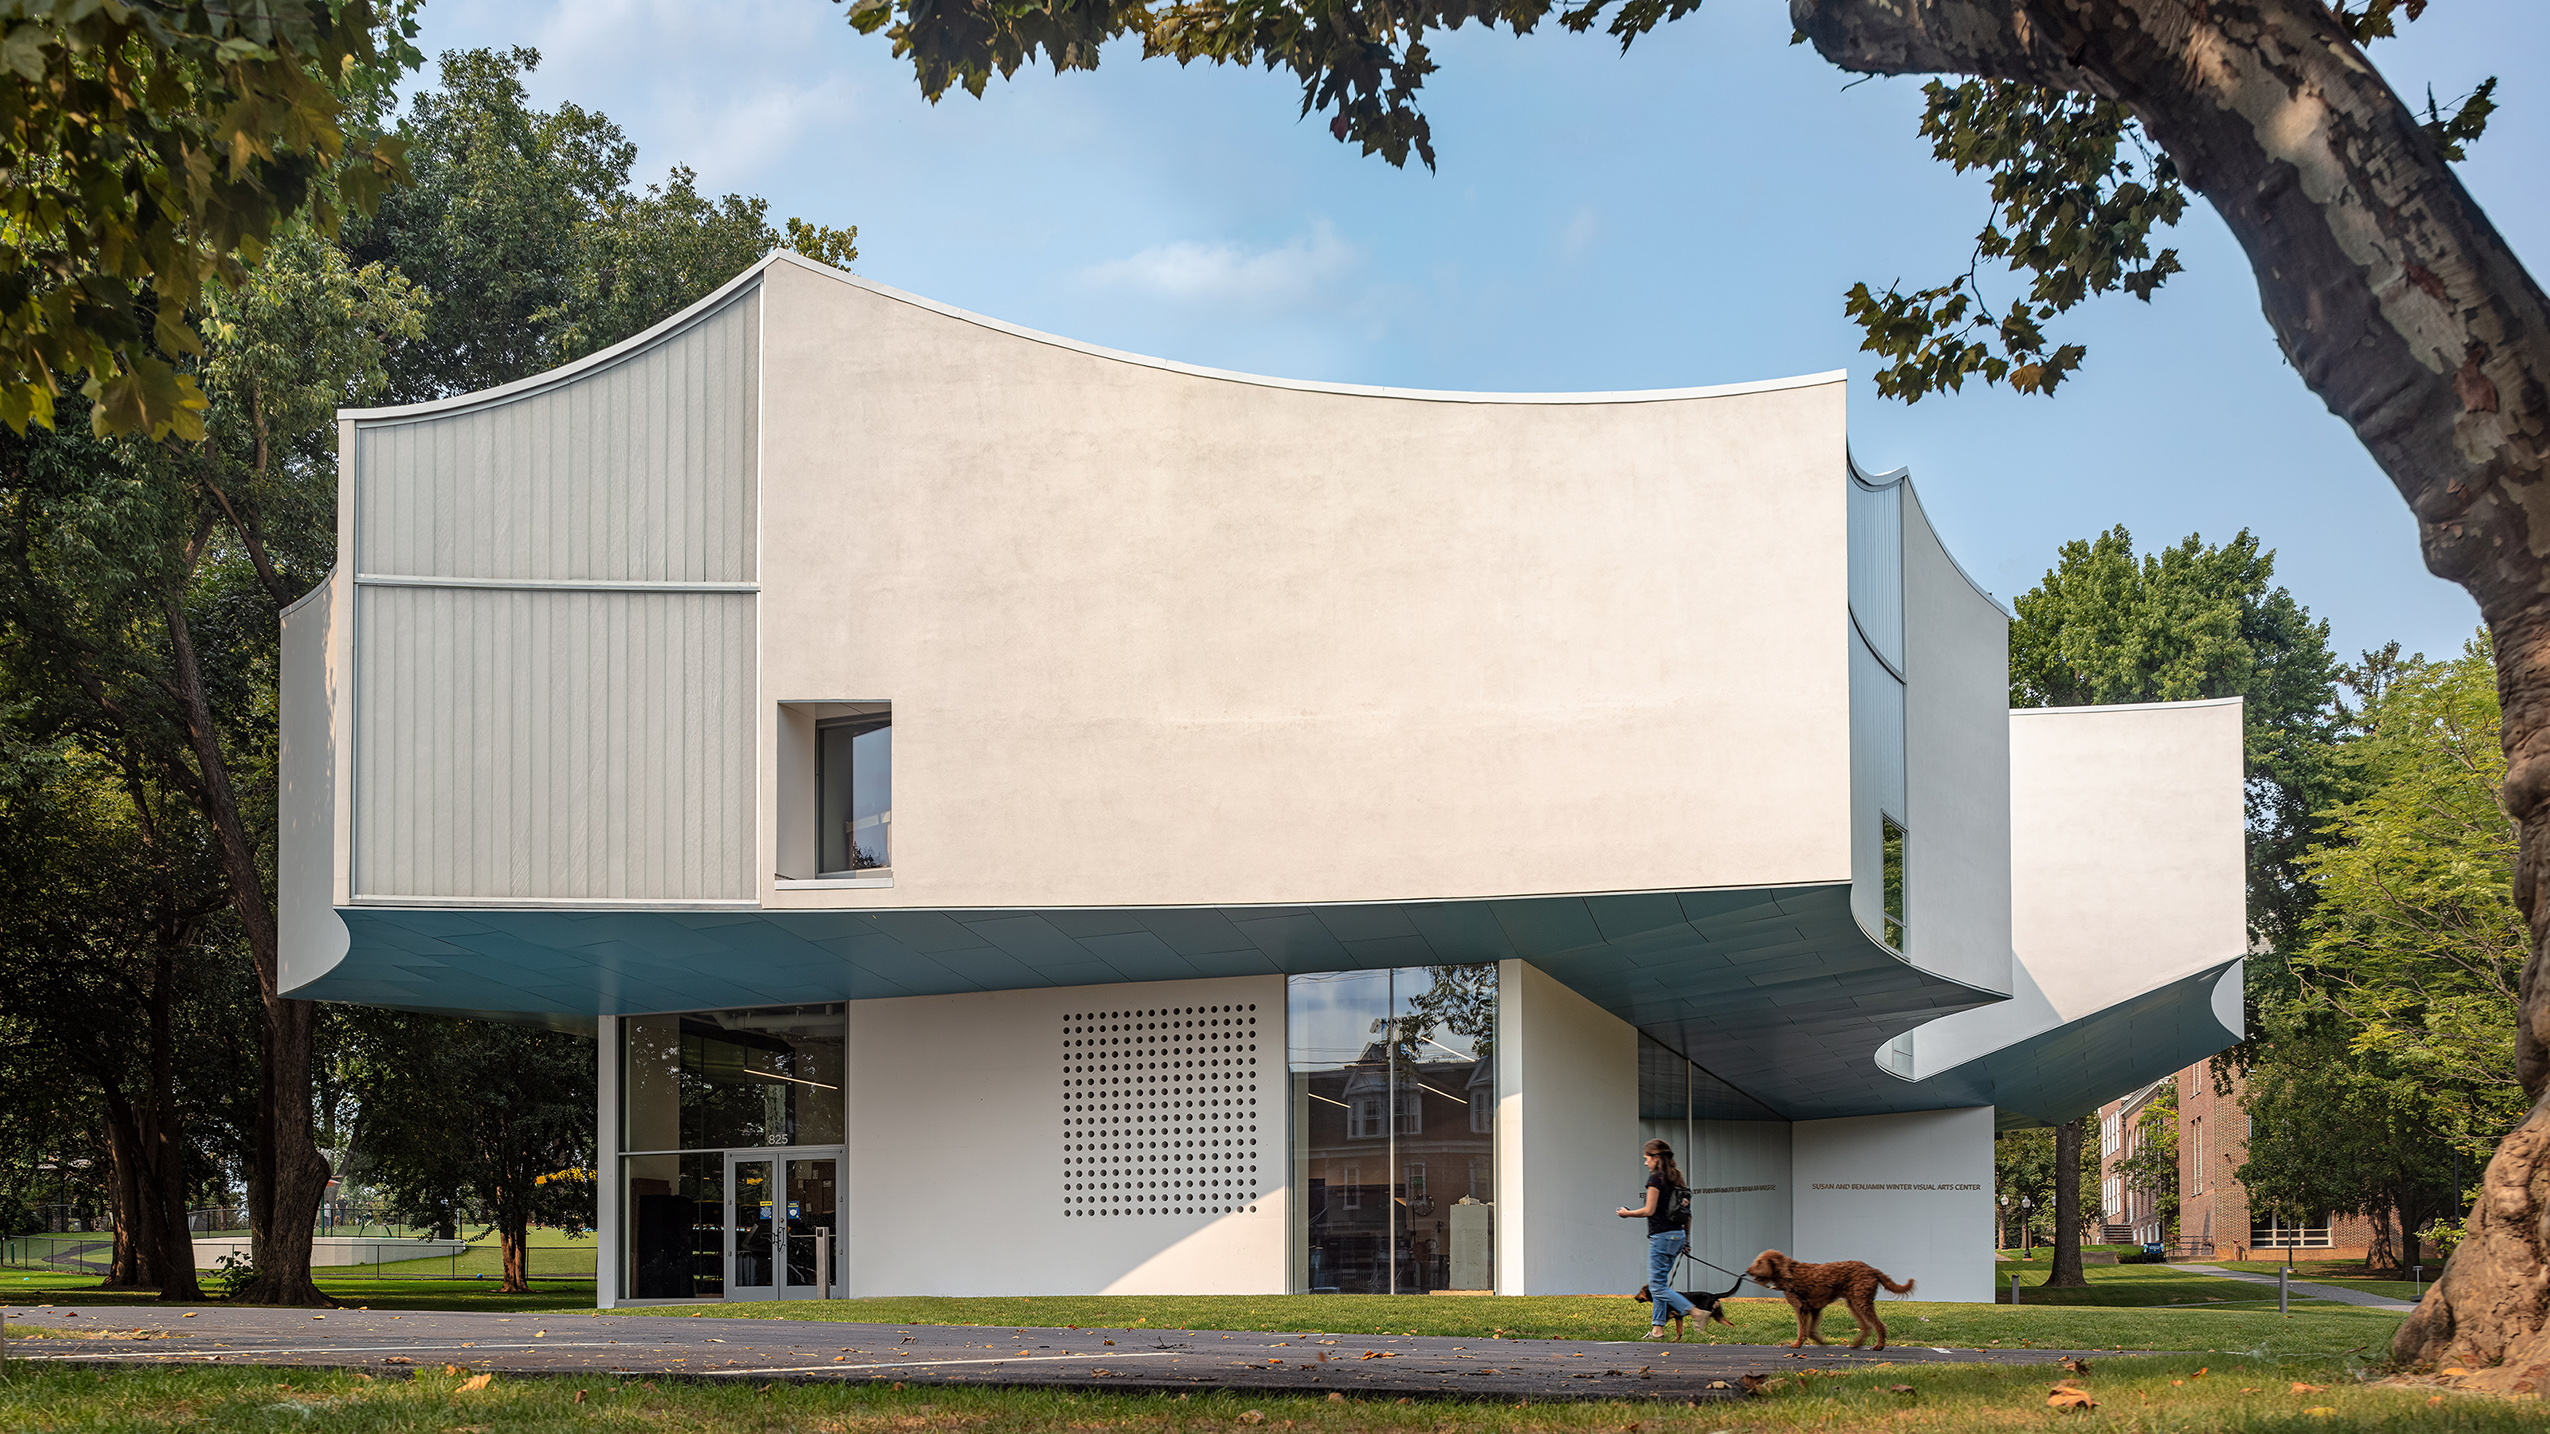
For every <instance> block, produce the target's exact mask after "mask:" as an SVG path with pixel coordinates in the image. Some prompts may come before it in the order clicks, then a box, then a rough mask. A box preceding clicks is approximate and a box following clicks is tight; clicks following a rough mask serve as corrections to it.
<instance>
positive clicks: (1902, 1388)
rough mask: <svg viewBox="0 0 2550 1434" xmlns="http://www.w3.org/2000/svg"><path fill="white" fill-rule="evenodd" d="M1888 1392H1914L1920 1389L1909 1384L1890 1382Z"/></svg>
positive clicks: (1887, 1387)
mask: <svg viewBox="0 0 2550 1434" xmlns="http://www.w3.org/2000/svg"><path fill="white" fill-rule="evenodd" d="M1886 1392H1887V1393H1889V1394H1913V1393H1917V1392H1918V1391H1916V1390H1915V1389H1914V1388H1913V1387H1912V1386H1911V1385H1909V1384H1889V1385H1887V1386H1886Z"/></svg>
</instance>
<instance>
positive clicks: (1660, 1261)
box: [1647, 1230, 1700, 1324]
mask: <svg viewBox="0 0 2550 1434" xmlns="http://www.w3.org/2000/svg"><path fill="white" fill-rule="evenodd" d="M1690 1243H1691V1232H1690V1231H1688V1230H1667V1231H1665V1232H1664V1233H1663V1234H1661V1235H1649V1236H1648V1237H1647V1294H1648V1297H1649V1298H1650V1299H1652V1300H1653V1301H1654V1303H1653V1304H1651V1305H1649V1306H1648V1309H1650V1310H1651V1311H1653V1312H1654V1314H1655V1319H1656V1323H1658V1324H1663V1323H1664V1322H1665V1321H1666V1320H1668V1319H1674V1318H1677V1317H1679V1316H1682V1315H1687V1314H1692V1313H1695V1312H1697V1311H1698V1310H1699V1308H1700V1307H1699V1306H1698V1305H1695V1304H1693V1303H1692V1302H1691V1301H1689V1300H1687V1299H1684V1298H1683V1297H1682V1293H1681V1291H1679V1290H1676V1289H1675V1288H1674V1287H1673V1262H1674V1261H1675V1260H1676V1259H1678V1258H1680V1257H1681V1255H1682V1252H1683V1250H1684V1249H1685V1248H1686V1247H1687V1246H1689V1245H1690Z"/></svg>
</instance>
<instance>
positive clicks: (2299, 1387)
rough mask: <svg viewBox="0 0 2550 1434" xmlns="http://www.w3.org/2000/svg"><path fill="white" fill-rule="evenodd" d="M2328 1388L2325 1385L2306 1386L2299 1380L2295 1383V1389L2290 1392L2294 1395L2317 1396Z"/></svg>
mask: <svg viewBox="0 0 2550 1434" xmlns="http://www.w3.org/2000/svg"><path fill="white" fill-rule="evenodd" d="M2326 1388H2328V1386H2327V1385H2325V1384H2305V1383H2303V1382H2302V1381H2301V1380H2298V1379H2297V1380H2295V1381H2293V1388H2292V1389H2291V1390H2290V1391H2288V1392H2290V1393H2293V1394H2317V1393H2319V1392H2320V1391H2322V1390H2324V1389H2326Z"/></svg>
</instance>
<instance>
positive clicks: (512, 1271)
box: [496, 1220, 531, 1295]
mask: <svg viewBox="0 0 2550 1434" xmlns="http://www.w3.org/2000/svg"><path fill="white" fill-rule="evenodd" d="M496 1244H497V1248H498V1249H499V1250H501V1251H502V1252H503V1258H504V1265H505V1282H504V1283H503V1284H502V1285H501V1286H499V1287H498V1288H497V1291H496V1292H497V1293H498V1294H505V1295H527V1294H529V1293H531V1231H530V1230H528V1229H527V1228H525V1227H524V1226H523V1225H522V1224H521V1223H519V1222H517V1221H513V1220H507V1221H506V1222H505V1223H504V1226H503V1228H502V1229H501V1230H500V1231H499V1233H498V1234H497V1237H496Z"/></svg>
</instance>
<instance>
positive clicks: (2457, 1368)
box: [2436, 1364, 2470, 1374]
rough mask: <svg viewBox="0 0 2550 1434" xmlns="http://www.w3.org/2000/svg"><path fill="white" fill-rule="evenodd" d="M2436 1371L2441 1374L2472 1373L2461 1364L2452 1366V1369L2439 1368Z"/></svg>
mask: <svg viewBox="0 0 2550 1434" xmlns="http://www.w3.org/2000/svg"><path fill="white" fill-rule="evenodd" d="M2436 1372H2437V1373H2439V1374H2468V1373H2470V1371H2469V1370H2467V1369H2464V1368H2462V1367H2461V1366H2460V1365H2458V1364H2456V1365H2454V1366H2453V1367H2452V1368H2450V1369H2444V1370H2438V1371H2436Z"/></svg>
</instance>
